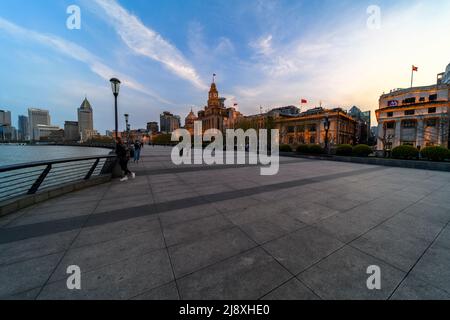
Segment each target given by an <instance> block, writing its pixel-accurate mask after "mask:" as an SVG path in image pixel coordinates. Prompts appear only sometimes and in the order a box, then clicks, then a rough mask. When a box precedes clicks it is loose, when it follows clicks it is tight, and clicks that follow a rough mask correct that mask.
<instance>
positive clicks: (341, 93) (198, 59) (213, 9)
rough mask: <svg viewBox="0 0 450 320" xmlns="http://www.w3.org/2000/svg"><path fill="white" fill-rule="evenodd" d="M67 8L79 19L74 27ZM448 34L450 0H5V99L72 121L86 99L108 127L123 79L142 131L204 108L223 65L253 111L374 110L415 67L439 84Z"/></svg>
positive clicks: (23, 110)
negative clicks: (163, 116) (117, 83)
mask: <svg viewBox="0 0 450 320" xmlns="http://www.w3.org/2000/svg"><path fill="white" fill-rule="evenodd" d="M71 5H76V6H78V7H79V8H80V12H81V19H80V21H81V28H80V29H69V28H67V25H66V21H67V19H68V18H69V16H70V14H68V13H67V8H68V7H69V6H71ZM373 6H377V7H378V8H379V15H378V14H377V11H373V8H374V7H373ZM449 31H450V1H448V0H423V1H418V0H416V1H414V0H405V1H403V0H380V1H375V0H371V1H364V0H341V1H335V0H330V1H328V0H323V1H321V0H308V1H302V0H209V1H206V0H188V1H186V0H152V1H148V0H69V1H66V0H40V1H34V0H14V1H12V0H10V1H6V0H4V1H0V71H1V72H0V109H6V110H10V111H11V112H12V117H13V120H14V125H17V117H18V116H19V115H20V114H27V109H28V108H30V107H36V108H43V109H48V110H50V114H51V117H52V123H53V124H56V125H60V126H61V127H63V125H64V121H66V120H72V121H73V120H76V118H77V108H78V107H79V106H80V104H81V103H82V101H83V99H84V97H85V96H87V98H88V99H89V101H90V102H91V105H92V107H93V109H94V125H95V128H96V129H97V130H99V131H100V132H101V133H104V132H105V130H108V129H111V128H112V127H113V126H114V112H113V96H112V92H111V88H110V84H109V79H110V78H111V77H113V76H115V77H118V78H119V79H121V80H122V82H123V85H122V89H121V92H120V95H119V112H120V116H121V118H120V119H121V120H122V119H123V118H122V115H123V114H125V113H128V114H130V122H131V125H132V128H145V127H146V123H147V122H150V121H159V114H160V113H162V112H163V111H171V112H173V113H175V114H178V115H181V117H182V118H183V119H184V117H185V116H186V115H187V114H188V113H189V111H190V110H191V108H193V110H194V111H199V110H200V109H201V108H203V107H204V106H205V104H206V101H207V93H208V88H209V85H210V83H211V81H212V74H214V73H215V74H217V78H216V82H217V86H218V89H219V92H220V94H221V95H222V96H224V97H226V98H227V105H229V106H232V105H233V104H234V103H237V104H238V106H239V107H238V108H239V110H240V111H241V112H242V113H244V114H246V115H250V114H255V113H259V112H260V107H262V108H263V109H264V110H266V109H268V108H274V107H279V106H285V105H297V106H299V107H302V109H303V110H305V109H307V108H312V107H315V106H318V105H319V104H320V103H321V102H322V105H323V106H324V107H330V108H331V107H342V108H344V109H349V108H350V107H352V106H353V105H356V106H358V107H360V108H361V109H362V110H363V111H366V110H372V111H374V110H376V109H377V108H378V99H379V96H380V95H381V94H382V93H383V92H388V91H389V90H391V89H394V88H405V87H408V86H409V85H410V76H411V66H412V65H416V66H418V67H419V72H417V73H416V74H415V82H414V85H429V84H433V83H435V82H436V75H437V74H438V73H440V72H443V71H444V70H445V67H446V66H447V64H449V63H450V42H449V41H448V34H449ZM301 99H306V100H308V104H307V105H300V100H301ZM373 121H374V123H375V115H373ZM120 124H121V128H122V129H123V127H124V126H125V125H124V121H120Z"/></svg>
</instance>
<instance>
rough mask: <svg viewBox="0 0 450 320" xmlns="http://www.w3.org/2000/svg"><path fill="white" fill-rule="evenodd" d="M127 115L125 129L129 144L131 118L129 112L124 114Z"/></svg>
mask: <svg viewBox="0 0 450 320" xmlns="http://www.w3.org/2000/svg"><path fill="white" fill-rule="evenodd" d="M124 117H125V128H126V129H125V130H126V131H127V144H130V142H129V140H130V125H129V123H128V120H129V119H130V115H129V114H128V113H126V114H124Z"/></svg>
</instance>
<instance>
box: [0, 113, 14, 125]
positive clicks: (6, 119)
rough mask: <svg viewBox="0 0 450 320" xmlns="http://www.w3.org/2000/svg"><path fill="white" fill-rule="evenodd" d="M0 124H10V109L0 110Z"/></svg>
mask: <svg viewBox="0 0 450 320" xmlns="http://www.w3.org/2000/svg"><path fill="white" fill-rule="evenodd" d="M0 126H5V127H6V126H11V111H6V110H0Z"/></svg>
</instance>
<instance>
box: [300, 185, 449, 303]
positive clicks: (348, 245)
mask: <svg viewBox="0 0 450 320" xmlns="http://www.w3.org/2000/svg"><path fill="white" fill-rule="evenodd" d="M428 195H429V194H427V195H426V196H424V197H423V198H420V199H419V200H418V201H416V202H414V203H413V204H411V205H410V206H407V207H406V208H404V209H402V210H400V211H398V212H397V213H395V214H393V215H392V216H391V217H389V218H387V219H385V220H383V221H382V222H380V223H379V224H377V225H376V226H375V227H373V228H371V229H370V230H368V231H367V232H365V233H363V234H362V235H360V236H359V237H358V238H356V239H353V240H351V241H348V242H346V243H344V245H343V246H341V247H340V248H338V249H336V250H335V251H333V252H332V253H330V254H329V255H327V256H325V257H323V258H322V259H320V260H318V261H317V262H315V263H313V264H312V265H310V266H309V267H307V268H306V269H305V270H302V271H301V272H299V273H298V274H297V275H296V277H297V278H298V277H299V276H300V275H301V274H302V273H305V272H307V271H308V270H310V269H312V268H313V267H315V266H316V265H318V264H320V263H321V262H323V261H324V260H326V259H328V258H329V257H330V256H332V255H333V254H335V253H337V252H338V251H341V250H344V249H345V248H346V247H351V248H353V249H356V250H357V251H359V252H361V253H363V254H365V255H368V256H370V257H373V258H375V259H376V260H379V261H382V262H383V263H385V264H387V265H388V266H390V267H392V268H394V269H396V270H398V271H401V272H403V273H404V272H405V271H403V270H401V269H399V268H398V267H396V266H393V265H392V264H391V263H389V262H386V261H384V260H383V259H381V258H378V257H375V256H373V255H371V254H369V253H367V252H364V251H362V250H360V249H358V248H356V247H354V246H352V245H351V243H352V242H354V241H356V240H357V239H359V238H361V237H363V236H364V235H365V234H367V233H368V232H370V231H372V230H373V229H375V228H377V227H378V226H380V225H381V224H383V223H385V222H386V221H389V220H390V219H392V218H393V217H395V216H397V215H398V214H401V213H402V212H403V211H405V210H407V209H408V208H410V207H411V206H414V205H415V204H417V203H418V202H420V201H421V200H422V199H424V198H426V197H427V196H428ZM375 200H377V199H375ZM375 200H371V201H369V202H372V201H375ZM313 227H314V226H313ZM444 229H445V227H444V228H443V229H442V230H441V232H442V231H443V230H444ZM322 232H324V233H326V234H327V235H329V236H331V237H333V238H334V239H336V240H339V241H341V240H340V239H338V238H336V237H335V236H334V235H332V234H330V233H328V232H326V231H325V230H324V231H322ZM439 234H440V233H439ZM436 239H437V237H436ZM341 242H342V241H341ZM430 246H431V245H430ZM424 254H425V252H424ZM422 256H423V255H422ZM419 260H420V259H419ZM419 260H418V261H419ZM418 261H417V262H416V264H417V263H418ZM411 270H412V269H411ZM405 279H406V276H405ZM405 279H403V280H402V281H401V282H400V284H399V285H398V286H397V287H396V288H395V289H394V291H393V292H392V293H391V295H390V296H389V298H388V299H390V297H391V296H392V295H393V294H394V293H395V291H396V290H397V289H398V287H399V286H400V285H401V283H402V282H403V281H404V280H405Z"/></svg>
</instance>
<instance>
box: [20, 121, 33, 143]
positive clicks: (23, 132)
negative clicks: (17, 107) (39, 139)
mask: <svg viewBox="0 0 450 320" xmlns="http://www.w3.org/2000/svg"><path fill="white" fill-rule="evenodd" d="M18 123H19V130H18V140H20V141H29V140H30V135H29V132H30V129H29V122H28V117H27V116H19V121H18Z"/></svg>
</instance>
